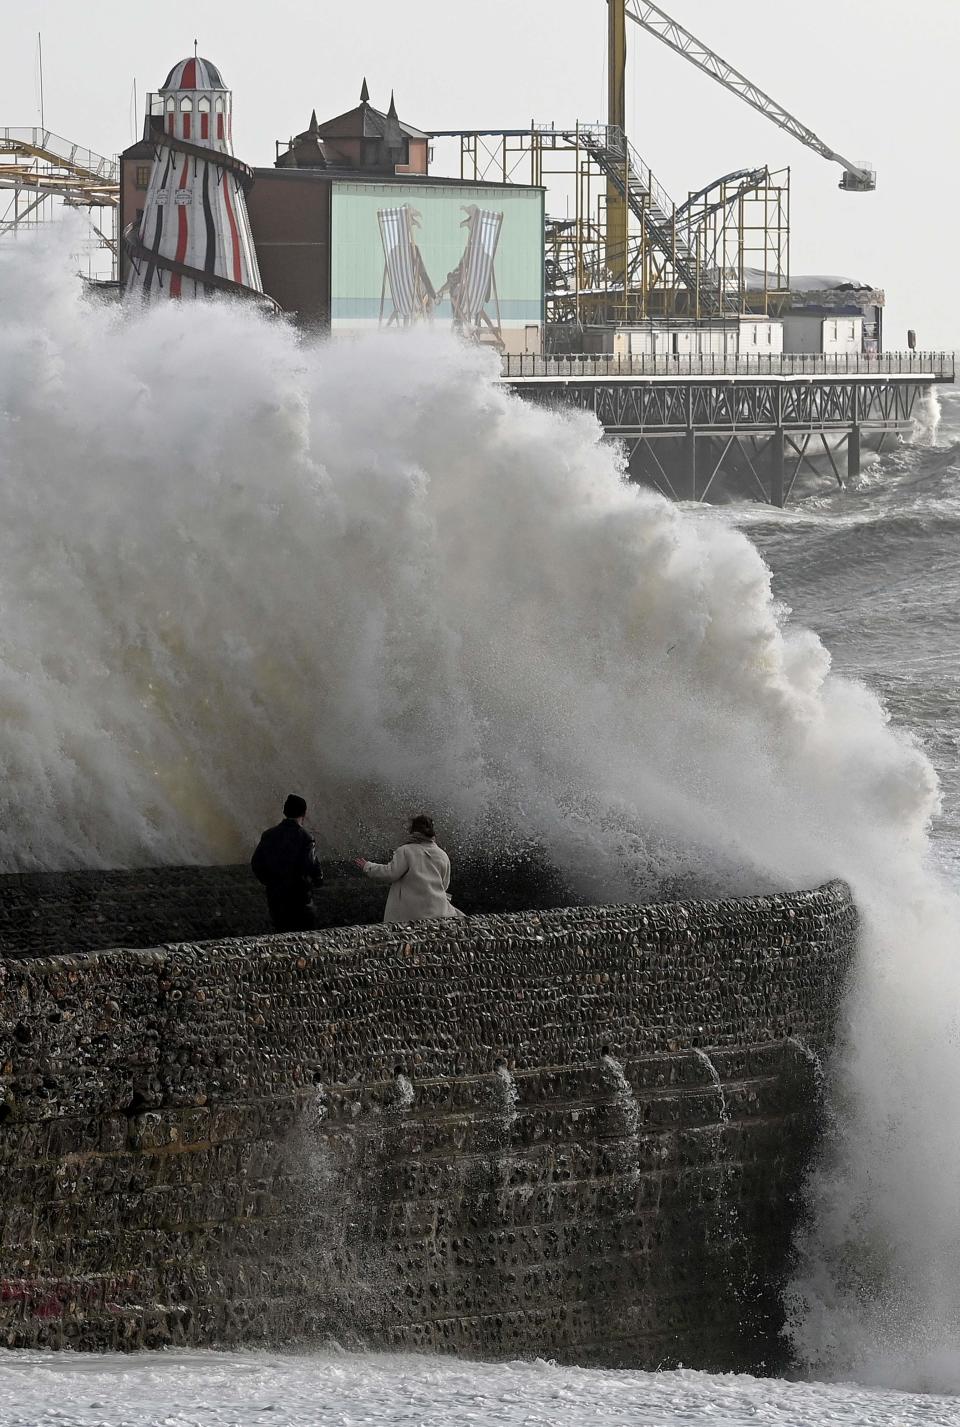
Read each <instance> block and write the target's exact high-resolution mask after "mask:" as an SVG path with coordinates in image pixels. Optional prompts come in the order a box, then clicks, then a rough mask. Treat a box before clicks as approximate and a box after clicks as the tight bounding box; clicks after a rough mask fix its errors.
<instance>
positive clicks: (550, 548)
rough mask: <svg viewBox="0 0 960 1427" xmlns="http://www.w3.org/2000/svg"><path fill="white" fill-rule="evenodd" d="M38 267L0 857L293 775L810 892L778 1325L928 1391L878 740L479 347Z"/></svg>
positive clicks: (4, 264)
mask: <svg viewBox="0 0 960 1427" xmlns="http://www.w3.org/2000/svg"><path fill="white" fill-rule="evenodd" d="M73 282H74V280H73V279H72V278H71V277H70V276H69V274H68V273H67V272H66V271H65V270H62V269H61V268H60V267H58V265H57V263H55V262H53V261H52V260H51V254H50V252H49V251H44V250H42V249H41V248H39V247H37V248H33V247H31V246H30V245H29V244H28V245H18V250H17V252H16V254H15V255H14V256H8V255H6V254H4V255H2V256H0V312H2V314H3V320H2V326H0V481H2V486H3V494H4V502H5V513H6V519H5V520H4V522H3V524H2V527H0V708H2V710H3V724H2V735H0V788H2V790H3V800H4V804H3V809H2V812H3V816H2V817H0V866H2V867H4V868H6V869H14V868H27V867H63V866H72V865H77V864H82V865H91V864H100V865H104V864H138V863H144V862H152V861H157V860H162V861H168V862H169V861H177V860H181V859H187V860H202V861H210V860H217V859H222V860H230V859H233V858H238V857H241V856H245V855H247V853H248V852H249V848H250V845H251V839H252V838H253V837H254V836H255V834H256V833H257V832H258V831H259V829H260V828H261V827H263V826H264V825H265V824H266V823H267V822H269V821H271V820H272V819H273V818H274V817H275V815H276V808H277V806H278V803H279V800H280V799H281V798H282V796H283V795H284V794H285V793H286V792H288V791H289V790H290V789H291V788H295V789H297V790H300V791H303V792H304V793H305V795H306V796H307V797H308V799H309V801H310V803H311V806H312V810H313V814H314V820H315V825H316V827H317V830H318V832H319V836H320V841H321V845H322V846H324V847H325V848H328V849H330V850H334V849H336V850H343V851H346V850H352V849H361V850H368V849H369V847H370V846H371V839H373V838H374V837H376V838H378V839H380V840H382V841H383V842H385V843H389V842H390V841H391V840H392V838H393V837H394V835H395V834H396V833H397V832H399V830H400V825H401V821H402V818H403V816H404V815H405V814H407V813H408V812H409V811H411V810H412V809H413V807H414V805H415V804H417V805H427V806H430V807H431V809H432V811H434V813H435V814H437V816H438V817H439V818H440V819H441V827H442V828H443V829H444V830H445V831H453V830H456V829H459V830H460V831H461V832H464V831H469V830H470V829H474V830H475V831H477V833H478V835H479V836H480V837H481V839H489V838H490V837H491V836H492V835H494V834H493V833H492V832H491V829H494V830H496V835H497V836H500V835H502V830H503V829H504V828H513V829H515V830H516V831H517V833H518V834H519V835H523V836H532V837H535V838H537V839H539V840H540V841H541V842H542V843H543V844H544V845H545V847H546V848H547V850H548V852H549V854H550V855H551V857H553V858H554V859H555V860H556V861H558V862H559V863H560V864H562V865H563V866H564V867H565V868H566V869H567V870H568V872H569V873H570V875H571V876H572V877H573V878H574V880H575V881H576V882H577V883H578V885H580V886H581V887H582V888H583V889H584V890H585V891H587V892H589V893H592V894H593V895H596V896H598V897H599V896H602V897H622V896H629V895H631V894H632V893H634V892H635V891H637V890H638V889H642V888H643V887H644V886H646V885H648V884H649V883H650V882H651V881H652V880H653V881H655V880H657V879H658V878H661V877H663V876H664V875H667V876H673V875H676V874H688V873H689V874H691V875H692V876H694V877H695V878H697V879H699V881H700V882H701V883H706V884H711V885H716V886H718V887H723V888H724V889H727V890H730V891H749V890H756V889H758V888H760V887H764V886H779V885H800V884H807V883H812V882H816V881H818V880H820V879H822V878H825V877H828V876H831V875H835V874H841V875H844V876H847V877H848V878H850V880H851V881H852V883H853V885H854V887H855V890H856V893H857V896H858V899H859V901H860V903H861V905H862V907H863V909H864V912H865V918H866V936H865V941H864V948H863V954H862V957H861V961H860V966H859V970H858V977H857V986H856V990H855V994H854V995H853V997H852V999H851V1002H850V1007H849V1024H850V1038H851V1044H850V1050H849V1053H848V1055H847V1057H846V1061H845V1066H846V1069H845V1071H844V1075H845V1079H844V1082H843V1085H842V1087H841V1092H840V1094H841V1103H840V1104H839V1105H838V1107H837V1114H838V1116H839V1117H840V1119H841V1122H843V1123H845V1124H846V1126H847V1130H846V1133H845V1134H844V1136H843V1137H842V1155H841V1158H840V1160H839V1162H838V1163H837V1164H835V1165H831V1166H830V1167H829V1169H827V1170H825V1171H824V1174H823V1177H822V1178H821V1180H820V1181H819V1182H818V1187H817V1191H816V1196H815V1204H816V1217H815V1228H814V1231H813V1233H812V1236H811V1238H810V1240H809V1241H808V1243H807V1245H806V1253H807V1257H806V1263H805V1267H804V1270H803V1274H802V1278H801V1280H800V1283H799V1284H798V1285H797V1286H796V1287H795V1290H794V1293H793V1298H792V1305H793V1310H794V1333H795V1340H796V1342H797V1344H798V1345H799V1347H800V1349H801V1351H802V1352H803V1353H804V1354H805V1355H806V1356H807V1358H808V1360H809V1361H810V1362H812V1363H813V1364H815V1365H816V1366H817V1367H818V1369H819V1370H821V1371H826V1370H830V1371H843V1370H846V1369H847V1368H848V1367H849V1366H850V1365H851V1364H855V1365H857V1368H858V1370H862V1371H864V1372H868V1371H872V1370H873V1369H872V1368H871V1366H870V1365H871V1363H877V1364H879V1366H878V1367H877V1369H876V1371H877V1373H878V1374H879V1375H880V1377H881V1378H883V1379H884V1380H890V1381H912V1380H914V1377H915V1373H914V1367H913V1364H915V1363H916V1361H917V1353H918V1351H919V1348H918V1346H917V1345H918V1344H922V1345H923V1352H924V1354H925V1355H926V1357H925V1361H926V1362H927V1363H928V1364H930V1363H934V1362H936V1363H939V1364H940V1367H939V1368H938V1369H937V1371H938V1372H942V1380H943V1381H944V1382H945V1383H948V1385H951V1386H952V1385H956V1384H957V1383H960V1367H958V1368H957V1370H956V1371H955V1370H954V1367H953V1365H952V1364H953V1357H952V1352H953V1348H952V1345H953V1343H954V1341H955V1338H956V1331H957V1328H958V1327H960V1201H958V1196H957V1194H956V1188H955V1186H956V1185H957V1184H958V1183H960V1133H958V1125H960V1035H958V1030H960V1027H958V1024H957V1018H956V1012H955V1009H954V1008H955V1007H957V1006H960V973H958V969H957V959H956V933H955V927H956V924H957V908H956V903H955V902H954V901H953V900H952V898H951V897H950V896H949V894H948V893H947V892H946V891H944V890H943V889H942V888H941V887H940V886H939V884H938V883H937V882H936V880H935V878H934V875H933V873H931V872H930V871H928V870H927V866H926V863H927V857H928V854H927V843H926V825H927V822H928V819H929V817H930V814H931V811H932V810H933V808H934V807H935V806H936V800H937V790H936V783H935V779H934V775H933V772H932V770H931V768H930V765H929V763H928V762H927V760H926V758H925V757H924V756H923V755H922V753H921V752H920V751H919V749H918V748H917V747H916V746H915V745H914V744H913V742H912V741H911V739H910V738H909V737H906V736H904V735H902V734H900V733H898V732H897V731H895V730H894V729H892V728H891V727H890V726H889V724H888V721H887V719H886V716H885V714H884V711H883V709H882V708H881V707H880V705H879V704H878V702H877V700H876V699H875V698H874V697H873V695H872V694H870V693H869V692H868V691H867V690H866V689H865V688H863V687H861V686H859V685H856V684H853V683H850V682H847V681H845V680H842V679H839V678H836V677H834V676H833V675H831V673H830V660H829V655H828V654H827V652H826V651H825V650H824V648H823V647H822V645H821V644H820V642H819V641H818V640H817V638H816V637H815V636H814V635H813V634H811V633H809V632H808V631H805V630H802V629H798V628H795V627H793V626H791V625H790V624H789V623H788V622H787V619H786V614H785V612H784V611H783V610H782V609H780V608H778V607H777V605H776V604H775V603H774V601H773V600H772V598H771V593H770V575H769V572H768V570H767V569H766V567H765V565H764V563H763V561H762V559H761V558H760V556H759V554H758V553H757V551H756V550H755V549H754V547H753V546H752V545H751V544H750V543H749V541H748V540H747V538H746V537H745V536H744V535H743V534H742V533H741V532H739V531H737V530H734V529H731V528H729V526H727V525H725V524H723V523H721V522H717V521H709V520H692V519H690V518H688V516H687V515H685V514H684V513H683V512H682V511H679V510H678V509H677V508H676V507H674V506H671V505H669V504H668V503H667V502H666V501H664V500H662V499H661V498H660V497H659V496H657V495H654V494H652V493H650V492H648V491H644V490H640V489H638V488H636V487H633V486H630V485H628V484H627V483H626V482H625V481H624V480H623V479H622V478H621V472H620V469H619V466H618V458H617V455H616V454H615V452H614V451H613V450H612V449H611V448H610V447H608V446H606V445H604V444H602V443H601V440H600V433H599V430H598V428H597V427H596V426H595V424H594V423H593V422H592V420H590V419H589V418H586V417H583V416H578V415H567V416H563V417H561V416H557V415H553V414H551V413H549V412H547V411H543V410H539V409H537V408H535V407H533V406H529V405H524V404H522V403H521V402H519V401H518V400H516V399H514V398H513V397H511V396H510V395H509V394H508V393H507V392H506V391H504V390H503V389H502V388H501V387H500V386H499V385H498V383H497V381H496V360H495V358H493V357H492V356H491V355H490V354H489V353H483V352H479V351H475V350H469V349H466V348H464V347H461V346H458V345H455V344H454V343H453V342H452V341H450V340H449V339H445V338H444V339H441V338H439V337H436V338H433V337H431V336H429V335H419V336H411V337H407V338H403V337H399V336H396V335H384V336H381V337H375V338H371V339H369V340H365V341H362V342H355V343H340V344H336V345H323V344H319V345H311V344H306V343H301V342H300V341H298V339H297V338H296V336H295V335H294V334H293V333H292V332H291V331H290V330H289V329H288V328H287V327H285V326H283V325H281V324H278V323H273V324H271V323H269V322H267V321H265V320H263V319H260V318H257V317H256V316H255V315H252V314H251V313H250V312H248V311H246V310H243V309H241V308H239V307H235V306H232V305H227V304H220V305H206V304H203V305H189V304H185V305H182V306H181V305H178V304H173V303H171V304H169V305H165V306H161V307H157V308H154V309H152V310H150V311H149V312H147V313H145V314H139V313H138V314H136V315H133V316H130V315H126V316H125V315H123V314H122V313H118V312H115V311H108V310H100V309H97V308H91V307H90V306H89V305H87V304H85V303H83V302H82V301H81V300H80V299H79V297H78V296H77V295H76V290H75V287H74V285H73ZM491 809H492V810H493V814H492V816H491ZM865 1285H866V1290H865ZM864 1291H867V1298H868V1303H867V1306H865V1305H864V1302H863V1300H862V1293H863V1292H864ZM948 1360H949V1362H950V1364H951V1365H950V1366H949V1367H944V1364H945V1363H946V1362H947V1361H948ZM928 1370H929V1371H932V1369H928V1367H927V1366H924V1367H922V1368H920V1369H919V1370H918V1371H919V1374H920V1377H921V1378H922V1379H923V1380H924V1381H926V1380H927V1377H926V1376H925V1374H927V1373H928Z"/></svg>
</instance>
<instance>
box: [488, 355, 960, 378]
mask: <svg viewBox="0 0 960 1427" xmlns="http://www.w3.org/2000/svg"><path fill="white" fill-rule="evenodd" d="M503 376H504V378H505V379H507V380H508V381H523V380H526V379H530V378H540V379H544V378H546V379H551V378H552V379H555V380H557V381H565V380H569V379H571V378H581V379H587V380H590V379H596V380H598V381H607V380H611V379H614V378H616V377H818V376H826V377H844V376H850V377H858V376H864V377H866V376H898V377H917V378H921V377H927V378H929V379H930V380H932V381H937V382H952V381H954V380H955V379H956V358H955V356H954V354H953V353H952V352H883V353H880V354H879V355H873V356H868V355H866V354H864V353H862V352H842V353H837V354H833V355H822V354H807V353H800V352H782V353H762V354H761V353H758V354H757V355H751V354H749V353H744V354H741V355H739V356H735V357H733V356H723V355H721V354H719V353H714V352H701V353H695V354H689V355H685V356H673V355H658V356H653V355H651V354H649V353H642V354H640V353H635V354H634V355H632V356H628V357H611V356H597V357H590V356H559V355H558V356H551V357H538V356H533V355H530V354H526V353H525V354H519V353H518V354H516V355H512V356H504V358H503Z"/></svg>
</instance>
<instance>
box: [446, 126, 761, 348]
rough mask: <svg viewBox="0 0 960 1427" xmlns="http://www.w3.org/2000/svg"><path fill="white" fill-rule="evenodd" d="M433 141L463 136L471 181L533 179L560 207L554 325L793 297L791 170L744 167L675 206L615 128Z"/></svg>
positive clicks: (450, 133) (732, 309)
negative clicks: (775, 170)
mask: <svg viewBox="0 0 960 1427" xmlns="http://www.w3.org/2000/svg"><path fill="white" fill-rule="evenodd" d="M433 137H434V138H436V139H443V138H447V139H456V140H457V141H458V142H459V147H460V160H459V161H460V177H461V179H462V180H464V181H465V182H471V183H490V182H497V183H526V184H533V185H535V186H538V187H543V188H546V189H547V190H548V192H549V195H550V202H551V205H553V206H555V205H557V204H563V205H564V207H565V211H564V213H563V216H560V215H559V214H558V213H556V211H555V208H554V212H553V213H551V214H550V215H549V216H548V218H547V225H546V256H545V276H546V308H547V322H548V324H550V325H551V327H553V328H554V329H556V328H569V329H571V330H579V331H582V330H583V329H586V328H588V327H594V326H597V327H620V326H635V325H638V324H642V323H646V322H651V321H664V320H674V319H686V320H690V321H695V322H707V321H724V320H729V319H731V318H735V317H737V316H738V315H744V314H750V315H755V316H756V315H763V316H766V315H770V314H771V313H775V312H778V311H779V310H780V309H781V307H782V306H783V304H784V302H785V301H786V299H787V297H788V288H789V231H790V172H789V169H783V170H780V171H778V172H771V170H770V169H768V168H758V169H751V170H746V169H744V170H738V171H737V172H736V173H734V174H728V175H726V176H725V177H724V178H722V179H718V180H716V181H715V182H714V183H711V184H709V185H707V187H706V188H704V189H701V190H700V191H699V192H698V193H694V194H691V195H690V196H689V197H688V198H687V200H686V201H685V202H684V203H683V204H681V205H679V206H678V205H677V204H675V203H674V202H673V200H672V199H671V198H670V196H669V195H668V194H667V192H666V191H665V189H664V188H663V185H662V184H661V183H659V181H658V180H657V178H656V176H655V175H654V174H653V173H652V171H651V170H650V167H649V165H648V164H646V163H645V162H644V161H643V159H642V158H641V157H640V155H639V154H638V153H637V152H636V150H635V149H634V148H633V146H632V145H631V144H630V142H629V140H628V139H627V138H626V136H625V134H624V133H623V130H622V129H621V128H620V127H619V126H618V125H611V124H599V123H597V124H582V123H581V124H575V125H573V126H571V127H569V128H558V127H557V126H555V125H552V124H551V125H538V124H532V125H531V126H530V128H529V129H487V130H446V131H443V132H438V133H436V134H434V135H433ZM624 235H625V237H624Z"/></svg>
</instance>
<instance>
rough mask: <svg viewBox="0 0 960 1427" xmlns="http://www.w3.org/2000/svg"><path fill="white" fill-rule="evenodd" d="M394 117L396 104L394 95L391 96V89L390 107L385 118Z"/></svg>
mask: <svg viewBox="0 0 960 1427" xmlns="http://www.w3.org/2000/svg"><path fill="white" fill-rule="evenodd" d="M396 117H397V105H396V100H395V99H394V97H393V90H392V89H391V91H390V108H389V109H388V110H387V118H388V119H396Z"/></svg>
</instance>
